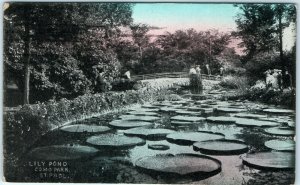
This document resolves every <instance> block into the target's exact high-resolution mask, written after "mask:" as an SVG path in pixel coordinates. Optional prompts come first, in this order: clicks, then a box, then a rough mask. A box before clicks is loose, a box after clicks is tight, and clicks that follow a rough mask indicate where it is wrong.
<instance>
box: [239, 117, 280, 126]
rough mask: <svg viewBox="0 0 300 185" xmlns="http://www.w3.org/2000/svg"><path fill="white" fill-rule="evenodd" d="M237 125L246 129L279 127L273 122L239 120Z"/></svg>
mask: <svg viewBox="0 0 300 185" xmlns="http://www.w3.org/2000/svg"><path fill="white" fill-rule="evenodd" d="M235 124H237V125H238V126H246V127H274V126H278V123H276V122H272V121H260V120H255V119H246V118H237V119H236V120H235Z"/></svg>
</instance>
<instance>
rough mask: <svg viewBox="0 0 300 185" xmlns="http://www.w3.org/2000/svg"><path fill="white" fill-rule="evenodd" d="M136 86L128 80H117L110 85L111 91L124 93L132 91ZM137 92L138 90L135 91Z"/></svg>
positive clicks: (134, 82)
mask: <svg viewBox="0 0 300 185" xmlns="http://www.w3.org/2000/svg"><path fill="white" fill-rule="evenodd" d="M135 84H136V81H133V80H130V79H124V78H121V79H117V80H115V81H114V82H113V83H112V89H111V90H113V91H126V90H133V89H134V86H135ZM136 90H138V89H136Z"/></svg>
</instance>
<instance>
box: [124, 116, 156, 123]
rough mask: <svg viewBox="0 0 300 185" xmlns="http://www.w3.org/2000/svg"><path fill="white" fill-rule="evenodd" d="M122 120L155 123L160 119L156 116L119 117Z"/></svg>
mask: <svg viewBox="0 0 300 185" xmlns="http://www.w3.org/2000/svg"><path fill="white" fill-rule="evenodd" d="M119 118H120V119H122V120H126V121H129V120H130V121H150V122H152V121H157V120H159V119H160V118H159V117H157V116H136V115H122V116H120V117H119Z"/></svg>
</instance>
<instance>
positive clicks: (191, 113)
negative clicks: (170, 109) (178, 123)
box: [175, 110, 201, 115]
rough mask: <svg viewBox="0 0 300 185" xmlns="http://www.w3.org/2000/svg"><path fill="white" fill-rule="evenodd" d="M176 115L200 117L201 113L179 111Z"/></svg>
mask: <svg viewBox="0 0 300 185" xmlns="http://www.w3.org/2000/svg"><path fill="white" fill-rule="evenodd" d="M175 113H176V114H181V115H200V114H201V113H200V112H195V111H187V110H177V111H175Z"/></svg>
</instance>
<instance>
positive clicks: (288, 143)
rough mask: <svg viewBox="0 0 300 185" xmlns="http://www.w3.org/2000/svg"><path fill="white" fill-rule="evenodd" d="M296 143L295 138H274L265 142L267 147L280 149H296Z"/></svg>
mask: <svg viewBox="0 0 300 185" xmlns="http://www.w3.org/2000/svg"><path fill="white" fill-rule="evenodd" d="M295 145H296V143H295V141H293V140H279V139H273V140H270V141H266V142H265V146H266V147H268V148H271V149H273V150H279V151H294V150H295Z"/></svg>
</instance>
